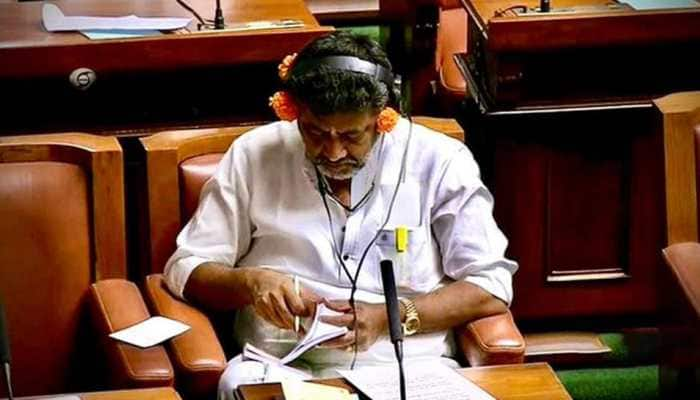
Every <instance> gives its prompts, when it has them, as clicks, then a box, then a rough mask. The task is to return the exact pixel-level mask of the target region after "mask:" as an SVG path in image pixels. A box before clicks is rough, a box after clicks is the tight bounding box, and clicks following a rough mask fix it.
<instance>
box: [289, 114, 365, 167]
mask: <svg viewBox="0 0 700 400" xmlns="http://www.w3.org/2000/svg"><path fill="white" fill-rule="evenodd" d="M376 120H377V114H376V113H373V112H370V111H365V112H351V113H338V114H331V115H324V116H317V115H314V114H312V113H311V111H310V110H309V109H308V108H306V107H300V113H299V118H298V123H299V129H300V131H301V137H302V138H303V140H304V146H305V147H306V158H308V159H309V161H311V162H312V163H313V164H314V165H316V167H318V170H319V171H320V172H321V173H322V174H323V175H324V176H326V177H328V178H331V179H336V180H347V179H350V178H352V176H353V175H355V173H357V171H358V170H360V169H361V168H362V167H363V166H364V165H365V162H366V161H367V159H368V158H369V154H370V151H371V150H372V146H373V145H374V142H375V141H376V140H377V131H376Z"/></svg>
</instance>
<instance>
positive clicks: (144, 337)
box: [109, 317, 190, 348]
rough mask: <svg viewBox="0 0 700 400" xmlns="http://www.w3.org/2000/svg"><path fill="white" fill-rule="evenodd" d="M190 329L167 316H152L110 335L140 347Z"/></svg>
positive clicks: (153, 344)
mask: <svg viewBox="0 0 700 400" xmlns="http://www.w3.org/2000/svg"><path fill="white" fill-rule="evenodd" d="M188 329H190V327H189V326H188V325H185V324H183V323H182V322H180V321H175V320H172V319H170V318H165V317H151V318H149V319H147V320H145V321H143V322H140V323H138V324H136V325H134V326H131V327H129V328H126V329H122V330H120V331H117V332H114V333H112V334H110V335H109V337H111V338H114V339H117V340H121V341H122V342H126V343H129V344H133V345H134V346H138V347H143V348H146V347H151V346H155V345H157V344H159V343H162V342H164V341H166V340H168V339H170V338H172V337H175V336H177V335H179V334H181V333H183V332H185V331H187V330H188Z"/></svg>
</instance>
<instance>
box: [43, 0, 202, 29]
mask: <svg viewBox="0 0 700 400" xmlns="http://www.w3.org/2000/svg"><path fill="white" fill-rule="evenodd" d="M41 15H42V20H43V22H44V27H45V28H46V30H47V31H49V32H57V31H82V30H112V29H122V30H134V29H139V30H143V29H156V30H161V31H168V30H174V29H180V28H184V27H186V26H187V24H189V23H190V21H191V20H192V18H169V17H137V16H135V15H128V16H124V17H86V16H76V17H66V16H65V15H64V14H63V12H62V11H61V9H60V8H58V6H56V5H55V4H50V3H46V4H44V5H43V8H42V9H41Z"/></svg>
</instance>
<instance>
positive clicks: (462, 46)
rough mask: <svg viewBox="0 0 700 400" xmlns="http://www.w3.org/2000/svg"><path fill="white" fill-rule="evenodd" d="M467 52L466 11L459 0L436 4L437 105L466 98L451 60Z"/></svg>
mask: <svg viewBox="0 0 700 400" xmlns="http://www.w3.org/2000/svg"><path fill="white" fill-rule="evenodd" d="M466 52H467V12H466V10H465V9H464V7H463V6H462V3H461V2H460V0H439V1H438V30H437V38H436V47H435V70H436V71H437V74H438V85H437V87H436V91H437V94H438V98H439V99H441V102H443V103H444V102H447V103H455V102H457V101H460V100H462V99H464V97H465V96H466V95H467V83H466V81H465V80H464V77H463V76H462V73H461V72H459V68H457V64H456V63H455V61H454V59H453V55H454V54H455V53H466Z"/></svg>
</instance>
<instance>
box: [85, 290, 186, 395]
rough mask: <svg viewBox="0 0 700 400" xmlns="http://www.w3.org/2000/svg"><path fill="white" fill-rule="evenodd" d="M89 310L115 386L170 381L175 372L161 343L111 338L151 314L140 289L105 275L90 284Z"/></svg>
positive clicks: (121, 386) (167, 382)
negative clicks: (143, 345)
mask: <svg viewBox="0 0 700 400" xmlns="http://www.w3.org/2000/svg"><path fill="white" fill-rule="evenodd" d="M90 311H91V314H92V321H93V324H94V325H95V328H96V329H97V332H98V335H99V340H100V344H101V347H102V349H104V351H105V353H106V356H107V358H108V361H109V371H108V372H109V380H110V385H111V387H114V388H143V387H157V386H171V385H173V382H174V379H175V374H174V371H173V367H172V365H171V364H170V360H169V359H168V354H167V353H166V351H165V348H163V346H153V347H149V348H147V349H142V348H139V347H136V346H132V345H130V344H127V343H122V342H119V341H117V340H114V339H112V338H110V337H109V336H108V335H109V334H110V333H113V332H115V331H118V330H121V329H124V328H128V327H129V326H132V325H135V324H137V323H139V322H142V321H144V320H146V319H148V318H149V317H150V314H149V313H148V309H147V308H146V304H145V303H144V301H143V298H142V297H141V293H140V292H139V289H138V288H137V287H136V285H134V284H133V283H132V282H129V281H126V280H124V279H106V280H102V281H98V282H96V283H93V284H92V285H91V287H90Z"/></svg>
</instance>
